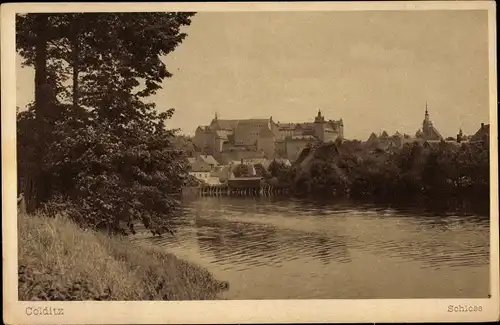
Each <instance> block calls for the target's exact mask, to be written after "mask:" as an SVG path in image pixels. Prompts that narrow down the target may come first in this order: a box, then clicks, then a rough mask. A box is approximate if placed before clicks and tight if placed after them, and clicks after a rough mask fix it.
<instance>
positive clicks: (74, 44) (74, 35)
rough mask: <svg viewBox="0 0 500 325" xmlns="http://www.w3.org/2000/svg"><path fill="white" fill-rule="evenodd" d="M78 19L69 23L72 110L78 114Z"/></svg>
mask: <svg viewBox="0 0 500 325" xmlns="http://www.w3.org/2000/svg"><path fill="white" fill-rule="evenodd" d="M79 36H80V19H79V17H75V18H74V19H73V21H72V23H71V40H70V41H71V51H72V69H73V110H74V111H75V113H77V112H78V98H79V91H78V90H79V89H78V86H79V85H78V74H79V72H80V71H79V69H80V43H79V42H80V40H79Z"/></svg>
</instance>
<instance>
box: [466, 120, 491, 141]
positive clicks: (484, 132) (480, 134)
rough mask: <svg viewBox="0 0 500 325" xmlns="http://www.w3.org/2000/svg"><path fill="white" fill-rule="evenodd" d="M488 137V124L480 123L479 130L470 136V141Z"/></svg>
mask: <svg viewBox="0 0 500 325" xmlns="http://www.w3.org/2000/svg"><path fill="white" fill-rule="evenodd" d="M489 137H490V125H489V124H485V125H484V124H482V125H481V127H480V128H479V130H477V132H476V133H475V134H474V135H473V136H472V137H471V138H470V141H472V142H474V141H482V140H484V139H487V138H489Z"/></svg>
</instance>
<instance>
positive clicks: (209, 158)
mask: <svg viewBox="0 0 500 325" xmlns="http://www.w3.org/2000/svg"><path fill="white" fill-rule="evenodd" d="M200 159H201V160H202V161H203V162H205V163H207V164H209V165H214V166H216V165H218V164H219V163H218V162H217V160H215V158H214V157H213V156H209V155H200Z"/></svg>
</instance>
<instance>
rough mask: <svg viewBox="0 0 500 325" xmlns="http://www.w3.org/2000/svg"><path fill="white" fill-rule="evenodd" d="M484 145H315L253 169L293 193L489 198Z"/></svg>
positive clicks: (372, 196)
mask: <svg viewBox="0 0 500 325" xmlns="http://www.w3.org/2000/svg"><path fill="white" fill-rule="evenodd" d="M489 168H490V164H489V147H488V144H487V143H483V142H477V143H462V144H453V143H448V142H444V141H443V142H440V143H432V144H427V145H426V144H421V143H417V142H415V143H408V144H406V145H404V146H403V147H402V148H401V149H396V150H390V151H384V150H378V149H376V150H370V149H368V148H367V147H366V146H364V144H363V143H361V142H359V141H345V142H337V143H331V144H317V145H313V146H310V147H308V148H306V149H305V150H304V151H303V152H302V154H301V155H300V157H299V158H298V160H297V161H296V162H295V163H294V164H293V165H292V166H291V167H287V166H285V165H283V164H280V163H278V162H273V163H271V165H270V166H269V168H268V169H265V168H256V169H257V171H258V173H259V174H260V175H262V176H263V177H265V178H266V179H267V180H268V181H269V182H270V183H279V184H280V185H287V186H290V187H291V188H293V193H294V194H295V195H296V196H299V197H307V196H315V197H326V198H328V197H338V196H350V197H355V198H364V197H367V198H369V197H371V198H384V199H390V198H408V197H414V196H430V197H434V198H449V197H456V196H465V197H478V198H479V197H481V198H485V197H489V177H490V175H489Z"/></svg>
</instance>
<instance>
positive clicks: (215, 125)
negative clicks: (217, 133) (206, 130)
mask: <svg viewBox="0 0 500 325" xmlns="http://www.w3.org/2000/svg"><path fill="white" fill-rule="evenodd" d="M239 121H240V120H220V119H214V120H212V123H211V124H210V127H211V128H212V129H215V130H234V129H235V128H236V127H237V126H238V123H239Z"/></svg>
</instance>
